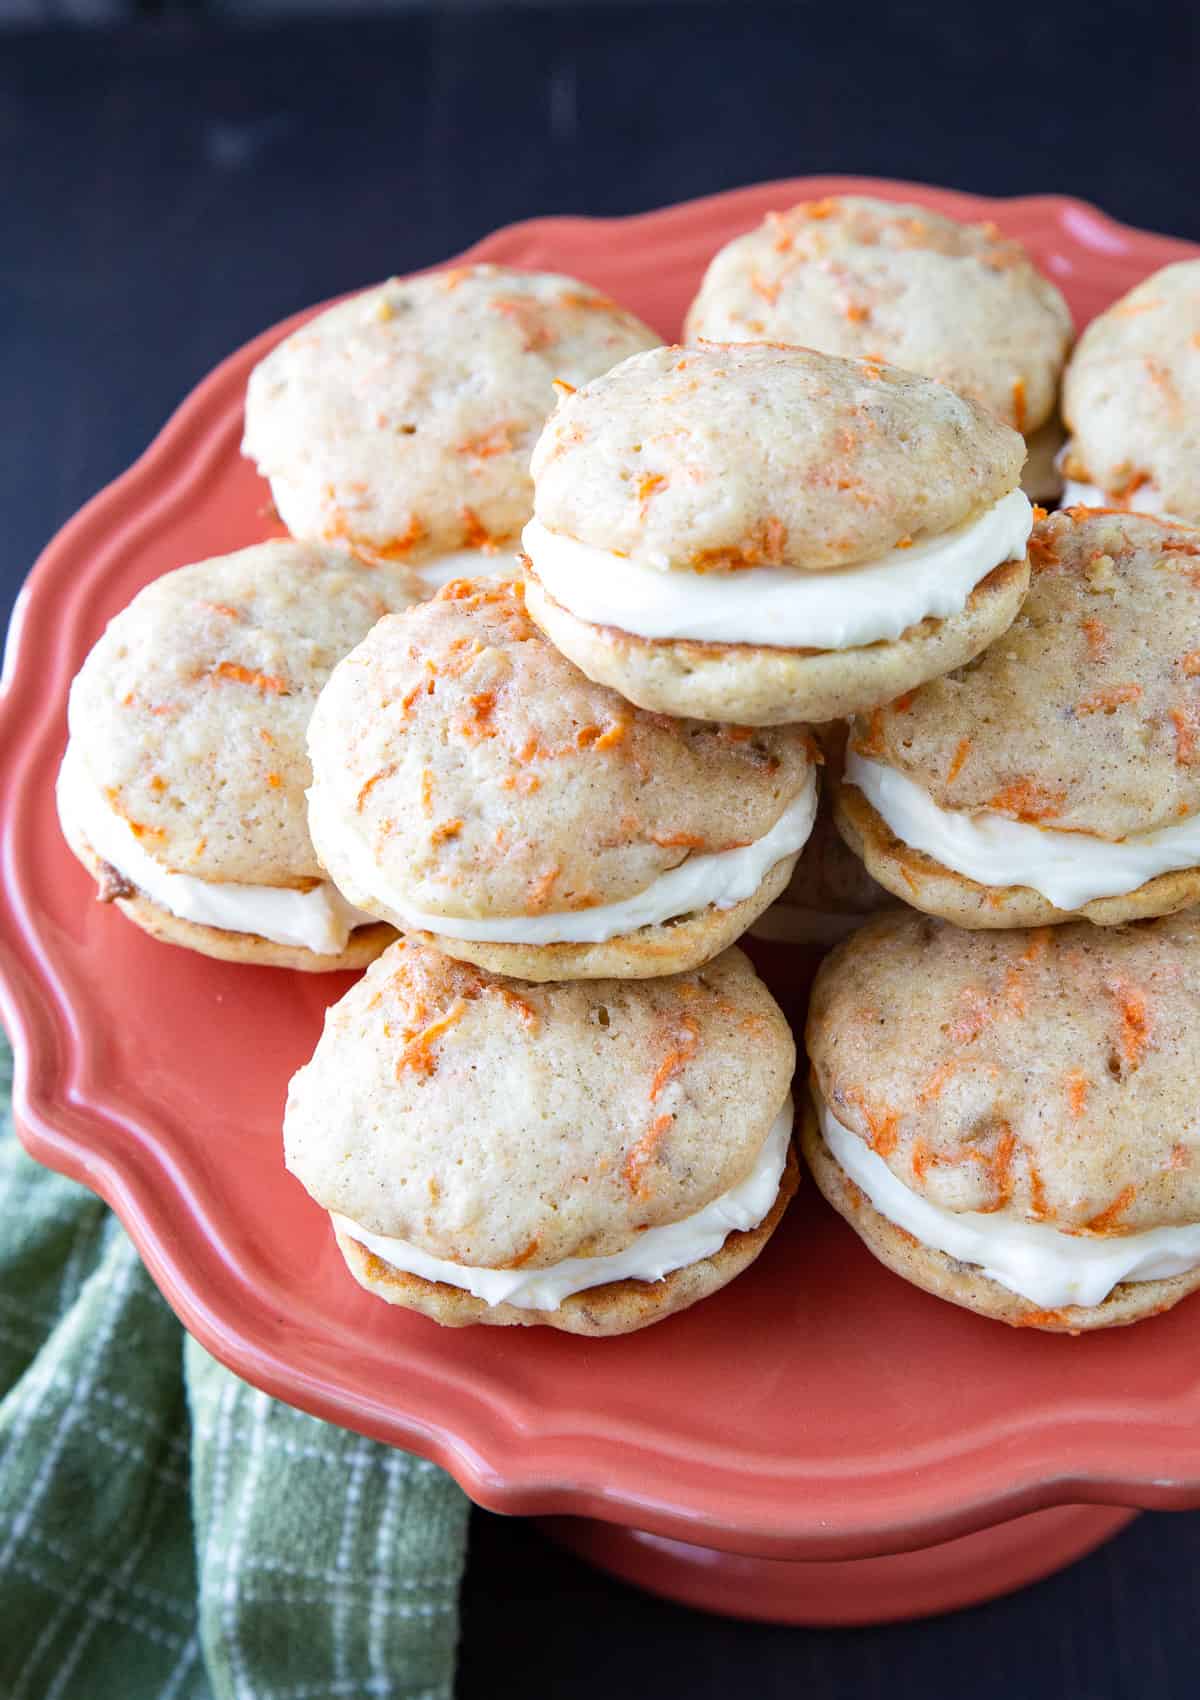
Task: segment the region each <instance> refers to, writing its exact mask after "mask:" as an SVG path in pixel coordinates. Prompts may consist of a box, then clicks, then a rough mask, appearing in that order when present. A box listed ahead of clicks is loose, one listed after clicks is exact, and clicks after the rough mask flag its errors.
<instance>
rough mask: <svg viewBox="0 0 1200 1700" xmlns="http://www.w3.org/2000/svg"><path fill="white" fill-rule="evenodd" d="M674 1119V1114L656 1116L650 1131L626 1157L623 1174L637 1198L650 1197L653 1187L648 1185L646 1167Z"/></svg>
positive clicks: (627, 1184) (626, 1183)
mask: <svg viewBox="0 0 1200 1700" xmlns="http://www.w3.org/2000/svg"><path fill="white" fill-rule="evenodd" d="M674 1120H675V1117H674V1116H672V1115H662V1116H656V1117H655V1119H654V1120H653V1121H652V1122H651V1123H650V1128H649V1131H648V1132H647V1133H644V1134H643V1135H642V1137H641V1139H639V1140H638V1142H637V1144H636V1145H634V1146H633V1147H632V1148H631V1149H630V1151H629V1154H628V1156H627V1157H626V1158H625V1163H624V1166H623V1167H622V1170H621V1175H622V1178H623V1180H624V1182H625V1185H626V1186H627V1187H628V1188H629V1190H630V1192H631V1193H632V1194H633V1195H634V1197H635V1198H649V1197H650V1194H651V1192H652V1191H653V1188H651V1187H649V1186H647V1185H646V1169H647V1168H648V1167H649V1165H650V1163H651V1162H652V1161H653V1158H654V1152H655V1149H656V1147H657V1146H658V1144H659V1142H660V1140H661V1139H662V1137H663V1135H664V1134H665V1133H666V1131H667V1129H668V1128H669V1127H670V1126H671V1123H672V1122H673V1121H674Z"/></svg>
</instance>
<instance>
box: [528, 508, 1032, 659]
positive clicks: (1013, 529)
mask: <svg viewBox="0 0 1200 1700" xmlns="http://www.w3.org/2000/svg"><path fill="white" fill-rule="evenodd" d="M1032 527H1033V510H1032V508H1031V507H1030V504H1029V498H1028V497H1027V496H1026V495H1025V494H1024V492H1023V491H1021V490H1013V491H1010V492H1009V494H1008V495H1007V496H1002V497H1001V499H1000V500H999V501H998V502H996V503H994V504H993V506H992V507H990V508H988V509H987V511H986V512H985V513H983V514H982V515H981V516H980V517H979V518H978V519H975V520H971V521H968V523H967V524H966V525H962V526H958V527H956V528H955V529H954V530H953V531H949V532H945V533H943V535H942V536H940V537H931V538H927V539H925V540H923V541H921V542H917V543H913V544H912V545H911V547H909V548H906V549H892V550H890V551H889V553H888V554H886V555H883V556H881V557H880V558H879V559H878V560H875V561H868V562H865V563H863V564H861V565H859V566H853V567H841V568H837V569H834V570H830V571H824V572H806V571H804V570H803V569H802V568H798V567H750V568H746V569H741V570H738V571H736V572H708V573H698V572H691V571H685V570H683V569H672V568H671V567H670V564H669V562H668V561H667V560H666V559H665V558H664V559H659V558H657V557H647V558H646V559H644V560H635V559H634V558H632V557H630V556H625V555H617V554H614V553H613V552H612V551H611V550H607V549H597V548H594V547H592V546H591V545H589V544H585V543H579V542H576V541H575V540H574V539H573V538H570V537H565V536H563V535H561V534H560V533H558V532H553V531H548V530H547V529H546V527H545V526H544V525H542V524H541V522H540V521H539V520H536V519H533V520H530V522H529V524H528V525H527V526H526V527H525V530H524V533H523V536H522V541H523V543H524V545H525V552H526V554H527V555H528V556H529V559H530V561H531V562H532V564H533V570H534V572H535V573H536V575H537V578H538V580H539V582H540V583H541V585H542V587H543V588H544V589H545V591H546V592H547V594H548V595H549V596H551V597H552V598H553V599H554V601H555V602H557V603H559V604H560V605H561V606H562V607H563V608H565V609H566V610H567V611H568V613H571V614H574V615H575V617H576V618H577V619H580V620H586V621H587V622H588V623H589V624H590V625H593V626H616V627H617V628H618V629H619V630H621V631H625V632H629V633H631V634H632V635H633V636H635V637H641V638H648V639H651V640H670V639H675V638H677V639H684V640H687V639H691V640H693V641H696V642H700V643H752V644H759V645H762V646H765V647H767V648H772V649H821V650H839V649H854V648H857V647H859V646H860V645H862V644H870V643H879V642H883V641H887V640H890V639H892V638H898V637H899V636H900V635H901V633H902V632H906V631H908V629H909V628H910V627H911V626H915V625H919V624H920V622H921V621H922V620H925V619H929V618H936V619H946V618H948V617H950V616H952V615H955V614H961V613H962V610H963V609H964V608H965V607H966V604H967V601H968V599H969V598H970V596H971V593H972V591H973V590H974V589H975V587H976V585H977V584H978V583H979V582H980V580H981V579H984V578H986V577H987V575H988V574H989V573H990V572H992V571H994V569H995V568H996V567H998V566H999V565H1000V564H1001V563H1002V562H1004V561H1013V560H1020V558H1021V557H1022V556H1023V555H1024V553H1025V546H1026V544H1027V542H1028V540H1029V533H1030V531H1031V529H1032Z"/></svg>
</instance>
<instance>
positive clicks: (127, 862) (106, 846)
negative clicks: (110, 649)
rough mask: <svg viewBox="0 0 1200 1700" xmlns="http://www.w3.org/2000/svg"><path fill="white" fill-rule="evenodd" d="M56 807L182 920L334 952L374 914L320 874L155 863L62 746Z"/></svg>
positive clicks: (147, 893) (104, 857)
mask: <svg viewBox="0 0 1200 1700" xmlns="http://www.w3.org/2000/svg"><path fill="white" fill-rule="evenodd" d="M58 807H59V814H60V815H61V816H62V817H63V819H64V820H69V821H71V822H72V823H74V825H75V826H76V827H77V828H78V830H79V831H80V832H81V833H82V835H83V837H84V838H85V839H86V840H87V842H88V844H89V845H90V846H91V848H92V849H93V850H94V851H95V853H96V855H97V856H99V857H100V859H101V860H102V861H105V862H108V863H109V864H110V865H111V866H112V867H113V868H115V869H116V871H117V872H118V873H119V874H121V875H122V876H123V877H124V878H125V879H127V880H128V881H129V883H130V885H132V886H136V887H137V889H138V890H139V891H140V892H142V893H143V894H144V895H145V896H146V897H148V898H149V899H150V901H151V903H156V904H158V906H159V908H161V909H166V910H168V911H169V912H170V913H171V914H172V915H176V916H178V917H179V919H180V920H181V921H194V922H195V923H196V924H197V925H198V926H202V927H219V928H220V929H221V930H222V931H223V932H230V933H253V934H254V935H255V936H256V937H258V938H263V939H269V940H270V941H271V942H272V943H273V944H283V945H299V946H300V947H301V948H302V949H304V950H311V951H313V952H314V953H315V954H316V955H317V956H338V955H340V954H341V952H342V951H343V950H345V948H346V941H347V939H348V938H349V936H350V933H351V932H352V931H353V930H354V928H355V927H361V926H369V925H372V924H373V923H374V922H375V921H376V919H377V917H376V916H374V915H367V914H365V913H364V912H363V911H362V910H361V909H356V908H355V907H354V906H353V904H350V903H347V901H346V899H345V898H344V897H343V896H342V894H341V892H340V891H338V889H337V887H336V886H334V885H331V884H330V883H329V882H328V881H327V880H326V881H323V882H322V883H321V884H319V885H315V886H313V887H312V888H311V889H310V890H308V891H294V890H290V889H288V888H286V887H282V886H267V885H236V884H232V883H229V882H220V883H218V882H217V881H214V880H203V879H196V878H195V877H194V876H193V875H191V874H178V873H173V872H171V871H170V870H169V869H167V868H164V867H162V866H160V864H159V863H158V862H156V861H155V860H154V858H153V856H151V855H150V853H149V852H148V851H147V850H146V848H145V846H144V845H143V844H141V843H140V842H139V840H138V837H137V835H136V833H135V832H134V831H133V828H132V827H131V826H130V825H129V822H128V821H126V820H123V819H122V818H121V816H120V815H118V814H116V813H115V812H114V811H113V810H112V808H110V806H109V804H108V803H107V802H106V800H105V798H104V797H103V795H102V794H101V792H100V791H99V789H98V788H97V787H96V786H95V785H93V784H92V783H91V782H90V781H89V779H88V777H87V775H86V774H85V773H84V771H83V766H82V763H81V762H80V761H79V760H78V758H77V757H74V756H73V755H72V753H71V750H70V747H69V746H68V750H67V754H66V756H65V757H64V758H63V764H62V767H61V768H60V769H59V775H58Z"/></svg>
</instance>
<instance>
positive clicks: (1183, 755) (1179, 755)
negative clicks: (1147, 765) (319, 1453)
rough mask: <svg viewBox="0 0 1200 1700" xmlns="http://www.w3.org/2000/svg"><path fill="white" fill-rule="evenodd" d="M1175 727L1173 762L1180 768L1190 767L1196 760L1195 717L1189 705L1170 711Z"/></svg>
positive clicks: (1194, 712)
mask: <svg viewBox="0 0 1200 1700" xmlns="http://www.w3.org/2000/svg"><path fill="white" fill-rule="evenodd" d="M1171 723H1172V725H1173V726H1174V727H1175V760H1176V761H1177V762H1178V764H1179V766H1180V767H1191V766H1193V765H1194V763H1195V762H1196V759H1197V736H1196V734H1197V715H1196V711H1195V710H1194V709H1193V708H1192V707H1191V706H1190V704H1189V705H1187V706H1184V707H1177V708H1173V709H1172V710H1171Z"/></svg>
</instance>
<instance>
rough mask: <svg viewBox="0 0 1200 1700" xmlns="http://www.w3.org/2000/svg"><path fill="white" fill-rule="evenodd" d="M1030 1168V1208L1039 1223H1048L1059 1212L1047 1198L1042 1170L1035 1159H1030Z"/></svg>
mask: <svg viewBox="0 0 1200 1700" xmlns="http://www.w3.org/2000/svg"><path fill="white" fill-rule="evenodd" d="M1028 1168H1029V1208H1030V1209H1031V1210H1032V1212H1033V1215H1034V1218H1035V1220H1036V1221H1038V1222H1047V1221H1050V1220H1052V1219H1053V1217H1055V1216H1057V1215H1058V1211H1057V1210H1055V1208H1054V1206H1053V1205H1052V1204H1051V1203H1050V1202H1049V1200H1048V1199H1047V1197H1046V1187H1045V1183H1044V1182H1043V1180H1042V1175H1041V1170H1040V1169H1039V1168H1038V1166H1037V1164H1036V1163H1035V1162H1034V1160H1033V1158H1032V1157H1030V1158H1029V1159H1028Z"/></svg>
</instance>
